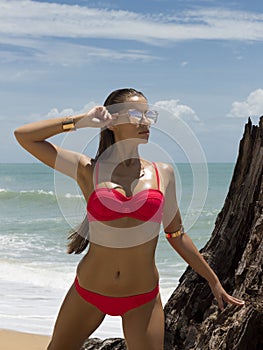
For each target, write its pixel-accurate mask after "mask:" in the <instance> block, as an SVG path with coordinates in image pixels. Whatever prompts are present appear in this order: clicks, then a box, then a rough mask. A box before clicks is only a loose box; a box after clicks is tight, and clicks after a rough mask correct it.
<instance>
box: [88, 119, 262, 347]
mask: <svg viewBox="0 0 263 350" xmlns="http://www.w3.org/2000/svg"><path fill="white" fill-rule="evenodd" d="M262 180H263V117H261V118H260V122H259V126H254V125H252V123H251V120H250V119H249V121H248V123H247V124H246V126H245V131H244V135H243V138H242V140H241V142H240V147H239V155H238V159H237V163H236V166H235V169H234V174H233V178H232V182H231V184H230V188H229V192H228V195H227V197H226V200H225V204H224V207H223V209H222V211H221V212H220V213H219V214H218V217H217V219H216V223H215V229H214V231H213V233H212V236H211V239H210V240H209V242H208V243H207V244H206V246H205V247H204V248H203V249H202V250H201V253H202V254H203V255H204V257H205V258H206V259H207V261H208V262H209V264H210V265H211V266H212V267H213V269H214V270H215V271H216V273H217V275H218V276H219V279H220V281H221V282H222V284H223V286H224V287H225V289H226V290H227V291H228V292H229V293H230V294H233V295H234V296H236V297H239V298H242V299H244V300H245V301H246V304H245V306H243V307H242V308H239V307H237V306H227V307H226V308H225V310H224V311H223V312H220V311H219V309H218V306H217V304H216V302H215V300H214V298H213V295H212V293H211V290H210V288H209V286H208V284H207V282H206V281H204V280H203V279H202V278H201V277H200V276H198V275H197V274H196V273H195V272H194V271H193V270H192V269H191V268H189V267H188V268H187V270H186V272H185V273H184V274H183V275H182V277H181V279H180V283H179V286H178V287H177V288H176V290H175V291H174V292H173V294H172V296H171V297H170V299H169V300H168V302H167V304H166V305H165V308H164V310H165V346H164V349H165V350H168V349H169V350H190V349H191V350H199V349H202V350H206V349H209V350H219V349H220V350H247V349H249V350H260V349H263V335H262V333H263V332H262V331H263V283H262V282H263V281H262V280H263V276H262V269H263V240H262V237H263V183H262ZM84 349H85V350H87V349H103V350H104V349H114V350H115V349H126V347H125V342H124V340H123V339H107V340H104V341H101V340H99V339H90V340H87V342H86V343H85V344H84V346H83V348H82V350H84Z"/></svg>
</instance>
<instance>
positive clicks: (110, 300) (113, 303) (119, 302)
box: [74, 277, 159, 316]
mask: <svg viewBox="0 0 263 350" xmlns="http://www.w3.org/2000/svg"><path fill="white" fill-rule="evenodd" d="M74 283H75V288H76V290H77V292H78V294H79V295H80V296H81V297H82V298H83V299H84V300H86V301H87V302H88V303H90V304H92V305H94V306H96V307H97V308H98V309H99V310H101V311H102V312H103V313H105V314H108V315H111V316H121V315H123V314H124V313H125V312H127V311H129V310H132V309H135V308H136V307H138V306H141V305H143V304H146V303H148V302H149V301H151V300H153V299H154V298H155V297H156V296H157V294H158V293H159V285H157V286H156V287H155V288H154V289H153V290H151V291H150V292H147V293H143V294H137V295H131V296H128V297H109V296H105V295H102V294H98V293H94V292H91V291H89V290H87V289H85V288H82V287H81V286H80V285H79V281H78V278H77V277H76V278H75V282H74Z"/></svg>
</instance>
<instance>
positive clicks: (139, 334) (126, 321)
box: [122, 295, 164, 350]
mask: <svg viewBox="0 0 263 350" xmlns="http://www.w3.org/2000/svg"><path fill="white" fill-rule="evenodd" d="M122 325H123V332H124V336H125V340H126V343H127V346H128V349H129V350H163V342H164V312H163V307H162V302H161V298H160V295H158V296H157V297H156V298H155V299H154V300H152V301H150V302H148V303H147V304H144V305H142V306H140V307H137V308H135V309H132V310H130V311H128V312H126V313H125V314H124V315H123V316H122Z"/></svg>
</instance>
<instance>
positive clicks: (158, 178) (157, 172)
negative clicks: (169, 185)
mask: <svg viewBox="0 0 263 350" xmlns="http://www.w3.org/2000/svg"><path fill="white" fill-rule="evenodd" d="M153 166H154V169H155V173H156V180H157V186H158V190H160V175H159V171H158V168H157V165H156V163H155V162H153Z"/></svg>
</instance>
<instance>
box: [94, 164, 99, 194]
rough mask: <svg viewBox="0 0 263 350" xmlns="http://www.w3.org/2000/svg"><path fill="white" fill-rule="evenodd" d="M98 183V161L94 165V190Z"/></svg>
mask: <svg viewBox="0 0 263 350" xmlns="http://www.w3.org/2000/svg"><path fill="white" fill-rule="evenodd" d="M98 183H99V161H97V162H96V164H95V188H96V189H97V188H98Z"/></svg>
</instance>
